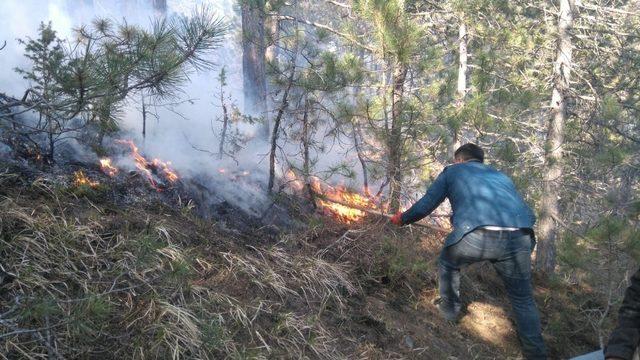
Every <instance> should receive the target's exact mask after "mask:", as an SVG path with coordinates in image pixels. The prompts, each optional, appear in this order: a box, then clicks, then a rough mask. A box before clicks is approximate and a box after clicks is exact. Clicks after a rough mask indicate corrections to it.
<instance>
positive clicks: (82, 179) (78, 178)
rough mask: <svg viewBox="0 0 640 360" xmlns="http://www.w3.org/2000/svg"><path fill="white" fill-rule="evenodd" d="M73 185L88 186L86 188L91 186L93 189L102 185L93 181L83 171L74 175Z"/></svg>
mask: <svg viewBox="0 0 640 360" xmlns="http://www.w3.org/2000/svg"><path fill="white" fill-rule="evenodd" d="M73 184H74V185H75V186H82V185H86V186H90V187H92V188H94V187H97V186H98V185H100V183H99V182H97V181H91V180H90V179H89V178H88V177H87V176H86V175H85V174H84V171H82V170H78V171H76V172H74V173H73Z"/></svg>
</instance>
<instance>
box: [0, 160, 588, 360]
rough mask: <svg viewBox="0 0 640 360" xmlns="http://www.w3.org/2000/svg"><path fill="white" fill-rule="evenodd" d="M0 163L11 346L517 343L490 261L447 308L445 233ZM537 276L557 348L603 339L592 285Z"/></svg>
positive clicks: (571, 351) (254, 354) (12, 353)
mask: <svg viewBox="0 0 640 360" xmlns="http://www.w3.org/2000/svg"><path fill="white" fill-rule="evenodd" d="M0 169H4V170H3V171H0V262H1V263H2V264H3V265H4V266H5V268H7V269H8V270H10V271H12V272H13V273H15V274H16V275H17V279H16V280H15V281H14V282H13V283H11V284H9V285H7V286H5V287H3V288H2V289H0V309H1V310H0V329H1V330H0V331H1V332H0V358H5V359H15V358H38V357H46V356H49V357H50V358H115V357H121V358H209V359H218V358H235V359H260V358H264V359H280V358H291V359H299V358H311V359H346V358H349V359H396V358H398V359H399V358H412V359H508V358H513V359H515V358H519V356H520V353H519V349H518V344H517V340H516V336H515V331H514V327H513V324H512V321H511V318H510V316H509V307H508V303H507V302H506V296H505V293H504V290H503V288H502V287H501V284H500V283H499V279H498V278H497V276H496V274H495V272H494V271H493V270H492V269H491V267H490V266H488V265H486V264H485V265H478V266H473V267H471V268H470V269H468V270H467V271H465V272H464V276H463V285H462V289H463V290H462V291H463V296H464V297H465V298H466V301H467V305H468V306H467V310H466V311H467V313H466V315H465V317H464V318H463V319H462V321H461V322H460V324H459V325H457V326H452V325H449V324H447V323H446V322H445V321H443V320H442V319H441V318H440V317H439V315H438V313H437V310H436V308H435V306H434V305H432V301H433V299H434V298H435V297H436V257H437V251H438V249H439V246H440V244H441V241H442V240H441V237H442V234H438V233H431V232H423V231H419V230H418V229H416V228H403V229H400V230H398V229H397V228H392V227H389V226H388V225H387V224H386V221H385V220H384V219H366V220H365V221H363V222H360V223H355V224H351V225H344V224H339V223H336V222H335V221H334V220H332V219H331V218H327V217H324V216H322V215H319V214H314V213H308V212H305V211H301V210H300V209H297V208H295V206H296V205H295V204H296V202H295V201H290V202H289V203H288V205H287V206H290V207H291V209H290V210H291V211H290V212H291V213H300V214H303V215H300V218H299V219H298V220H299V221H300V222H303V223H305V224H307V227H306V229H303V230H300V229H296V230H289V231H287V230H286V229H285V230H283V231H281V232H280V233H279V234H278V235H273V232H272V231H266V232H265V231H261V230H260V229H257V230H256V231H251V232H247V231H244V230H238V229H234V228H233V227H232V226H230V225H229V223H228V222H225V221H222V220H220V219H215V218H213V219H209V220H204V219H203V218H201V217H200V216H198V214H196V212H195V211H193V208H192V206H191V204H190V203H189V202H187V201H183V200H180V202H173V203H171V202H168V201H165V200H162V199H161V198H159V197H157V196H156V195H154V193H153V191H152V190H150V189H146V188H144V183H140V184H138V185H137V186H139V187H140V188H139V189H138V193H139V194H144V193H145V192H147V193H148V196H140V195H138V196H135V197H131V199H132V200H130V201H128V202H127V203H122V202H121V201H116V200H114V199H116V198H117V196H115V193H116V192H118V191H124V190H118V189H114V188H109V187H107V186H105V185H103V184H101V185H96V186H90V185H86V184H74V182H73V175H72V174H65V173H59V174H56V175H55V176H54V175H52V174H49V173H47V172H38V171H33V172H30V173H27V172H25V170H24V168H21V167H18V166H14V165H11V164H8V163H2V164H0ZM97 180H99V179H97ZM126 191H131V190H130V189H127V190H126ZM304 214H306V215H304ZM536 286H537V290H536V295H537V300H538V304H539V305H540V310H541V312H542V314H543V322H544V324H543V325H544V328H545V337H546V339H547V341H548V346H549V348H550V352H551V355H552V357H553V358H567V357H569V356H573V355H576V354H579V353H581V352H586V351H587V350H591V349H594V348H596V347H597V339H596V337H595V335H594V334H592V332H591V331H590V330H589V329H591V322H590V320H589V318H588V316H587V315H585V311H584V309H586V308H593V307H595V308H598V307H600V306H601V305H600V304H599V303H598V300H597V299H595V298H594V297H593V296H591V295H589V293H588V289H579V288H573V287H567V286H565V285H562V284H561V283H560V282H558V283H554V284H552V283H549V282H540V281H536Z"/></svg>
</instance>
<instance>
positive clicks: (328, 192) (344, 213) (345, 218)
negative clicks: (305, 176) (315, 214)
mask: <svg viewBox="0 0 640 360" xmlns="http://www.w3.org/2000/svg"><path fill="white" fill-rule="evenodd" d="M311 184H312V189H313V190H314V191H315V192H316V193H318V194H321V195H322V196H324V197H325V198H326V199H328V200H322V199H318V205H320V207H322V208H323V209H324V210H325V211H328V212H329V213H330V214H331V215H333V216H334V217H335V218H337V219H338V220H340V221H341V222H344V223H347V224H350V223H352V222H356V221H359V220H361V219H362V218H364V217H365V216H366V215H367V213H366V212H365V211H362V210H359V209H369V210H378V206H377V205H376V204H375V202H374V199H372V198H370V197H365V196H363V195H360V194H358V193H354V192H349V191H347V189H345V187H344V186H337V187H331V186H328V185H325V186H324V191H322V188H323V187H322V186H320V183H319V182H318V181H317V180H316V181H313V182H312V183H311ZM318 190H320V191H318ZM333 201H336V202H333Z"/></svg>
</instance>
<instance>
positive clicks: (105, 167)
mask: <svg viewBox="0 0 640 360" xmlns="http://www.w3.org/2000/svg"><path fill="white" fill-rule="evenodd" d="M100 170H102V172H103V173H105V174H107V175H109V176H110V177H114V176H116V175H118V168H116V167H115V166H113V165H111V159H109V158H103V159H100Z"/></svg>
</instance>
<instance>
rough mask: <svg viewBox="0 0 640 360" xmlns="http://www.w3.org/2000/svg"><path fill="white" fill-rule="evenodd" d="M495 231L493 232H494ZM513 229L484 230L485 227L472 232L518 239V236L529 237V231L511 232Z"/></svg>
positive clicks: (516, 230) (518, 230)
mask: <svg viewBox="0 0 640 360" xmlns="http://www.w3.org/2000/svg"><path fill="white" fill-rule="evenodd" d="M494 229H495V230H494ZM513 229H514V228H503V229H500V230H498V229H497V228H488V229H487V228H486V227H481V228H477V229H475V230H474V231H477V232H481V233H484V234H491V235H500V234H504V235H509V236H511V237H519V236H525V235H531V230H529V229H518V228H515V230H513Z"/></svg>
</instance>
